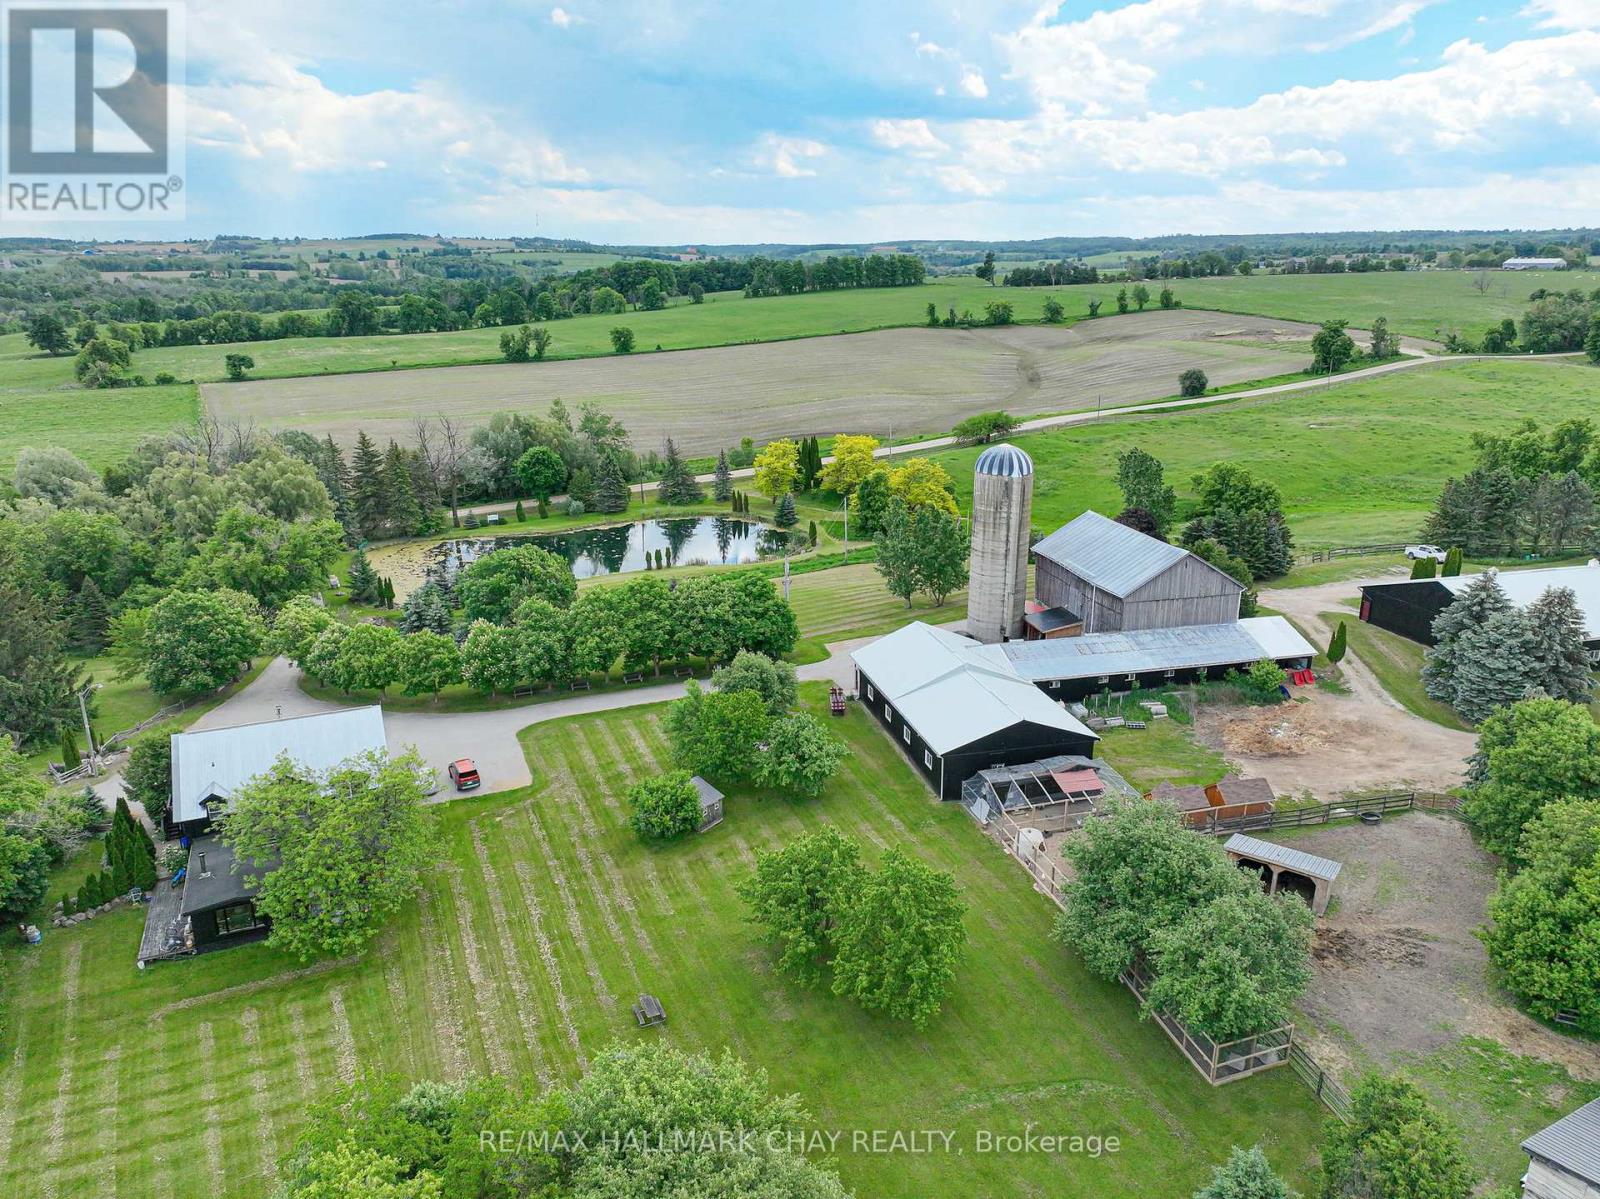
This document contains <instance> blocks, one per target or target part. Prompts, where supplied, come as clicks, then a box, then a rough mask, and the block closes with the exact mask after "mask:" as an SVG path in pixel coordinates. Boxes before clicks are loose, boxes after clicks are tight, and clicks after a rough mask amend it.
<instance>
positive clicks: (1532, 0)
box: [1522, 0, 1600, 29]
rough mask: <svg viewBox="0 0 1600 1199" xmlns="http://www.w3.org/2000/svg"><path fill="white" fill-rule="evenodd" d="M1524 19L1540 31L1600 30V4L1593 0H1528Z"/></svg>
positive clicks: (1523, 13)
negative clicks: (1531, 19)
mask: <svg viewBox="0 0 1600 1199" xmlns="http://www.w3.org/2000/svg"><path fill="white" fill-rule="evenodd" d="M1522 15H1523V16H1524V17H1530V18H1533V19H1534V20H1536V21H1538V23H1539V24H1538V27H1539V28H1540V29H1600V4H1596V3H1595V0H1529V3H1528V6H1527V7H1526V8H1524V9H1523V10H1522Z"/></svg>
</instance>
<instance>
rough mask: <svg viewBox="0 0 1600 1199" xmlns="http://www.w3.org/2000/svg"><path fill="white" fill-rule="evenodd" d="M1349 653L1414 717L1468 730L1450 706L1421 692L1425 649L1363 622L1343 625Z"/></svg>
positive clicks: (1348, 621)
mask: <svg viewBox="0 0 1600 1199" xmlns="http://www.w3.org/2000/svg"><path fill="white" fill-rule="evenodd" d="M1344 628H1345V636H1346V638H1347V639H1348V640H1349V643H1350V652H1351V653H1352V654H1354V655H1355V656H1356V657H1357V658H1359V659H1360V660H1361V662H1362V664H1363V665H1364V666H1366V668H1367V669H1368V670H1370V671H1372V673H1373V674H1375V675H1377V676H1378V682H1379V683H1381V684H1383V689H1384V690H1385V691H1387V692H1388V693H1389V694H1390V695H1391V696H1393V697H1394V698H1395V700H1396V701H1398V702H1399V704H1400V705H1401V706H1402V707H1404V708H1405V709H1406V711H1408V712H1410V713H1411V714H1412V715H1414V716H1420V717H1422V718H1423V719H1424V720H1431V721H1433V723H1434V724H1442V725H1444V727H1445V728H1447V729H1468V730H1470V729H1471V728H1472V726H1471V725H1470V724H1467V723H1466V722H1465V721H1464V720H1462V719H1461V718H1460V717H1459V716H1457V715H1456V714H1455V711H1454V710H1453V709H1452V708H1451V707H1450V706H1449V705H1448V704H1442V703H1440V702H1439V701H1438V700H1436V699H1429V698H1428V696H1427V693H1426V692H1424V691H1423V689H1422V655H1423V653H1424V647H1422V646H1420V645H1418V644H1417V643H1416V642H1415V641H1408V640H1406V638H1404V637H1401V636H1400V635H1399V634H1397V633H1391V632H1389V630H1388V629H1380V628H1378V627H1377V626H1376V625H1371V624H1367V623H1366V622H1365V621H1361V620H1346V621H1345V622H1344Z"/></svg>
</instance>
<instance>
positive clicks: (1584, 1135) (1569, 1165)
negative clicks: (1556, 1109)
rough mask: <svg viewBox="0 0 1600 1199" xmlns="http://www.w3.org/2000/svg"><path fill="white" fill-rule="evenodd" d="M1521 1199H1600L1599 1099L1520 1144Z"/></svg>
mask: <svg viewBox="0 0 1600 1199" xmlns="http://www.w3.org/2000/svg"><path fill="white" fill-rule="evenodd" d="M1522 1149H1523V1152H1525V1153H1526V1154H1527V1155H1528V1172H1527V1173H1526V1174H1524V1175H1523V1177H1522V1195H1523V1199H1600V1099H1596V1100H1593V1101H1592V1102H1590V1103H1586V1104H1584V1105H1583V1106H1582V1107H1580V1108H1579V1109H1578V1110H1577V1111H1575V1112H1571V1113H1569V1114H1567V1115H1565V1116H1563V1117H1562V1118H1561V1119H1559V1120H1557V1121H1556V1122H1555V1123H1554V1124H1552V1125H1550V1127H1549V1128H1545V1129H1542V1130H1540V1131H1539V1132H1536V1133H1534V1134H1533V1135H1532V1136H1531V1137H1529V1138H1528V1139H1527V1140H1526V1141H1523V1142H1522Z"/></svg>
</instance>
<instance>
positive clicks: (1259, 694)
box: [1227, 658, 1289, 704]
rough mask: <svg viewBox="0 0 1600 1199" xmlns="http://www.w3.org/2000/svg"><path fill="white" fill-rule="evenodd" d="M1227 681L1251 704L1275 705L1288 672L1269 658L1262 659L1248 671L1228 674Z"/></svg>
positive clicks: (1281, 694) (1280, 697) (1281, 692)
mask: <svg viewBox="0 0 1600 1199" xmlns="http://www.w3.org/2000/svg"><path fill="white" fill-rule="evenodd" d="M1227 681H1228V682H1230V683H1232V684H1233V685H1234V686H1235V687H1237V688H1239V691H1240V692H1241V694H1242V695H1243V698H1244V701H1245V702H1246V703H1251V704H1275V703H1277V702H1278V701H1279V700H1281V699H1282V698H1283V690H1282V688H1283V685H1284V684H1285V683H1287V682H1288V681H1289V675H1288V672H1287V671H1285V670H1284V669H1283V667H1281V666H1279V665H1278V664H1277V663H1276V662H1274V661H1273V660H1272V659H1271V658H1262V659H1261V661H1259V662H1257V663H1255V664H1254V665H1253V666H1251V667H1250V669H1249V670H1247V671H1244V672H1243V673H1240V672H1239V671H1237V670H1230V671H1229V672H1228V676H1227Z"/></svg>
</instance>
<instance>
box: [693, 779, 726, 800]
mask: <svg viewBox="0 0 1600 1199" xmlns="http://www.w3.org/2000/svg"><path fill="white" fill-rule="evenodd" d="M689 781H690V782H691V783H693V784H694V789H695V790H696V791H698V792H700V806H701V807H705V806H706V805H707V804H713V803H716V802H717V801H718V800H720V799H722V798H723V794H722V792H721V791H718V790H717V789H716V788H715V787H713V786H712V785H711V784H710V783H708V782H706V781H705V779H703V778H701V777H700V776H699V775H698V774H697V775H695V776H694V777H693V778H692V779H690V780H689Z"/></svg>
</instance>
